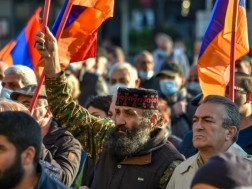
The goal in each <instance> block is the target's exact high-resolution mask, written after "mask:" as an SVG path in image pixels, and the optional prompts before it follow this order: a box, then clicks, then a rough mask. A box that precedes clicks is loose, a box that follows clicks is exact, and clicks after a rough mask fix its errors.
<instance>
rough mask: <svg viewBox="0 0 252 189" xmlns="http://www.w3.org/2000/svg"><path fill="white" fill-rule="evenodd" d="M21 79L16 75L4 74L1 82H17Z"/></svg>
mask: <svg viewBox="0 0 252 189" xmlns="http://www.w3.org/2000/svg"><path fill="white" fill-rule="evenodd" d="M20 79H21V77H20V76H19V75H17V74H12V73H10V74H6V75H5V76H4V78H3V81H5V82H10V81H11V82H12V81H19V80H20Z"/></svg>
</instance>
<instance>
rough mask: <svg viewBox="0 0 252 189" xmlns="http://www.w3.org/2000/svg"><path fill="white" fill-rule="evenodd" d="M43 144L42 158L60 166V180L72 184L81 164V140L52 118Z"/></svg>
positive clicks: (68, 184)
mask: <svg viewBox="0 0 252 189" xmlns="http://www.w3.org/2000/svg"><path fill="white" fill-rule="evenodd" d="M43 144H44V145H42V152H41V159H42V160H44V161H47V162H49V163H51V164H53V165H54V166H56V167H58V168H60V180H61V181H62V182H63V183H64V184H65V185H67V186H70V185H71V184H72V183H73V181H74V179H75V176H76V174H77V172H78V169H79V166H80V157H81V149H82V147H81V145H80V143H79V141H78V140H77V139H75V138H74V137H73V135H72V134H71V133H70V132H68V131H66V129H63V128H61V127H58V124H57V122H56V121H55V120H52V122H51V126H50V130H49V132H48V133H47V135H46V136H45V137H44V138H43Z"/></svg>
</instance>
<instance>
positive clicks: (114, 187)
mask: <svg viewBox="0 0 252 189" xmlns="http://www.w3.org/2000/svg"><path fill="white" fill-rule="evenodd" d="M45 39H46V40H45ZM35 40H36V42H37V43H36V48H37V50H38V51H39V52H40V54H41V55H42V56H43V57H44V59H45V74H46V79H45V84H46V90H47V95H48V102H49V106H50V108H51V110H52V112H53V115H54V116H55V118H56V119H57V120H58V121H59V122H60V123H61V125H62V126H63V127H65V128H67V129H68V130H69V131H70V132H72V134H73V135H74V136H75V137H76V138H77V139H79V141H80V142H81V144H82V146H83V148H84V150H85V151H86V152H87V154H88V155H89V156H90V157H91V159H92V160H93V161H94V163H95V164H96V167H95V173H94V179H93V183H92V185H91V188H109V189H118V188H120V189H126V188H127V189H128V188H131V189H134V188H145V189H148V188H150V189H153V188H165V185H166V184H167V182H168V180H169V178H170V176H171V174H172V172H173V170H174V168H175V167H176V166H177V165H178V164H179V163H180V162H181V161H182V160H183V156H182V155H181V154H179V153H178V151H177V150H176V149H175V148H174V146H172V145H171V144H170V143H167V131H166V128H165V127H164V126H163V124H162V119H161V116H160V114H159V110H158V95H157V92H156V91H155V90H147V89H135V88H119V89H118V92H117V100H116V108H115V124H114V122H113V121H111V120H110V119H108V118H105V119H102V118H96V117H94V116H92V115H90V114H89V113H88V111H87V110H86V109H84V108H83V107H81V106H79V105H77V104H76V103H75V102H74V101H73V100H72V98H71V94H70V90H69V88H68V87H67V83H66V77H65V74H64V72H62V70H61V67H60V59H59V55H58V47H57V42H56V40H55V38H54V37H53V35H52V34H51V32H50V31H49V29H47V30H46V34H45V35H44V34H43V33H42V32H39V31H38V32H37V33H36V36H35ZM41 44H45V48H44V47H43V45H41Z"/></svg>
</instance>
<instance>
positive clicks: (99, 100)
mask: <svg viewBox="0 0 252 189" xmlns="http://www.w3.org/2000/svg"><path fill="white" fill-rule="evenodd" d="M111 102H112V95H107V96H93V97H90V99H89V100H88V103H87V106H86V108H87V110H88V112H89V113H90V114H91V115H93V116H95V117H101V118H105V117H109V107H110V104H111Z"/></svg>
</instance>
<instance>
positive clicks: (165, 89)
mask: <svg viewBox="0 0 252 189" xmlns="http://www.w3.org/2000/svg"><path fill="white" fill-rule="evenodd" d="M159 85H160V89H161V92H162V93H163V94H164V95H165V96H171V95H173V94H175V93H176V92H178V90H179V89H178V87H177V86H176V83H175V81H174V80H168V79H165V80H160V81H159Z"/></svg>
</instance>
